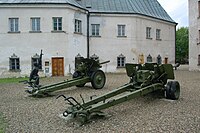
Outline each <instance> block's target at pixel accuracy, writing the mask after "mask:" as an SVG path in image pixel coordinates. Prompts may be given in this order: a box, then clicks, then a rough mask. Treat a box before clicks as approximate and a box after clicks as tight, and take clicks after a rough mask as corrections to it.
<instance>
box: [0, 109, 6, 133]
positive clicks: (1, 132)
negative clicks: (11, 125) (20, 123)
mask: <svg viewBox="0 0 200 133" xmlns="http://www.w3.org/2000/svg"><path fill="white" fill-rule="evenodd" d="M6 126H7V123H6V121H5V120H4V118H3V114H2V113H1V112H0V133H5V130H6Z"/></svg>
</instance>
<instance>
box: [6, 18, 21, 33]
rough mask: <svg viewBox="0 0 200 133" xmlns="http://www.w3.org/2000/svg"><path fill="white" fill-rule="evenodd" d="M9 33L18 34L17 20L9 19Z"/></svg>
mask: <svg viewBox="0 0 200 133" xmlns="http://www.w3.org/2000/svg"><path fill="white" fill-rule="evenodd" d="M8 32H9V33H20V31H19V18H9V31H8Z"/></svg>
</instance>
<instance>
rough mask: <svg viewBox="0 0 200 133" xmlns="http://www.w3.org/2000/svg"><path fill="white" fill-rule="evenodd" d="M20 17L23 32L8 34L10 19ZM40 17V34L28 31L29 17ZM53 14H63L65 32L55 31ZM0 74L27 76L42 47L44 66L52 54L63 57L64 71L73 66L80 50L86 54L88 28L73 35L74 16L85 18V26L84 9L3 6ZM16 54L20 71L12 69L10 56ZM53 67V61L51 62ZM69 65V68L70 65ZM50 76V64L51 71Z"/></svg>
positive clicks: (0, 12) (57, 15)
mask: <svg viewBox="0 0 200 133" xmlns="http://www.w3.org/2000/svg"><path fill="white" fill-rule="evenodd" d="M14 17H17V18H19V31H20V33H8V31H9V22H8V21H9V18H14ZM31 17H40V19H41V33H29V31H30V29H31V23H30V18H31ZM52 17H62V30H63V32H55V33H54V32H52V29H53V22H52ZM0 18H1V23H0V27H1V29H0V40H1V41H0V57H1V58H0V75H1V76H0V77H7V76H9V77H10V76H25V75H27V74H29V73H30V71H31V57H32V56H33V55H35V54H36V53H38V54H40V50H41V49H42V50H43V53H44V56H43V66H44V62H45V61H50V63H51V58H52V57H64V65H65V66H64V69H65V71H64V72H65V74H67V73H69V72H70V70H73V68H74V57H75V56H76V55H77V54H78V53H80V54H81V55H83V56H86V55H87V43H86V27H84V26H83V29H82V31H83V34H74V19H76V18H77V19H80V20H82V25H86V15H85V13H84V12H83V11H80V10H78V9H76V8H69V7H68V6H58V7H56V6H54V7H51V6H47V5H44V6H42V5H39V6H38V7H37V6H35V5H33V6H31V5H29V6H28V7H26V6H17V5H15V6H9V7H5V8H4V7H2V6H1V7H0ZM13 53H15V54H16V55H17V56H18V57H20V64H21V65H20V67H21V72H18V73H16V72H10V71H9V57H10V56H11V55H12V54H13ZM50 66H51V64H50ZM69 67H70V68H69ZM49 74H50V75H51V67H50V73H49Z"/></svg>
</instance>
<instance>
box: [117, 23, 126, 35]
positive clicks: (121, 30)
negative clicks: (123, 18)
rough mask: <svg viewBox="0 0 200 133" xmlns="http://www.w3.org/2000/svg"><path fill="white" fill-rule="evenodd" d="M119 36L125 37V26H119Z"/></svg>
mask: <svg viewBox="0 0 200 133" xmlns="http://www.w3.org/2000/svg"><path fill="white" fill-rule="evenodd" d="M117 27H118V36H125V25H117Z"/></svg>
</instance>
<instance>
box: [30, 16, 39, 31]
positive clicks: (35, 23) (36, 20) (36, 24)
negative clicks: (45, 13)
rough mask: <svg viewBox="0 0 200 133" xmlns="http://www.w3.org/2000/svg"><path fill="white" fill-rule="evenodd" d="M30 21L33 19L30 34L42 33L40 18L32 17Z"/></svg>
mask: <svg viewBox="0 0 200 133" xmlns="http://www.w3.org/2000/svg"><path fill="white" fill-rule="evenodd" d="M30 19H31V31H30V32H41V21H40V17H32V18H30Z"/></svg>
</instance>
